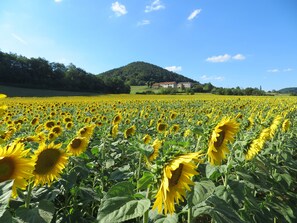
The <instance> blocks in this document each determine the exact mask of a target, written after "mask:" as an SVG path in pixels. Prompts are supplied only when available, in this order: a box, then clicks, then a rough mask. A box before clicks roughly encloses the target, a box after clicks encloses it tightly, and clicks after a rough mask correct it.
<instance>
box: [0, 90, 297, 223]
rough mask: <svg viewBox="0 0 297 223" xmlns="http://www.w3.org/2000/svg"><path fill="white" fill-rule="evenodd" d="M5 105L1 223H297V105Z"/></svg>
mask: <svg viewBox="0 0 297 223" xmlns="http://www.w3.org/2000/svg"><path fill="white" fill-rule="evenodd" d="M0 98H1V100H0V122H1V125H0V222H38V223H40V222H41V223H44V222H47V223H50V222H61V223H62V222H63V223H64V222H79V223H83V222H100V223H101V222H102V223H111V222H143V223H148V222H157V223H161V222H166V223H180V222H182V223H183V222H222V223H223V222H226V223H230V222H236V223H238V222H265V223H266V222H273V223H276V222H292V223H293V222H296V221H297V183H296V182H297V98H296V97H292V96H291V97H289V96H262V97H243V96H241V97H237V96H233V97H230V96H214V95H208V94H196V95H167V96H162V95H160V96H158V97H156V96H149V95H146V96H144V95H108V96H92V97H52V98H7V97H5V95H0Z"/></svg>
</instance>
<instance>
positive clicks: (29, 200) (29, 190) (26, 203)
mask: <svg viewBox="0 0 297 223" xmlns="http://www.w3.org/2000/svg"><path fill="white" fill-rule="evenodd" d="M32 188H33V182H32V181H31V182H30V183H29V185H28V188H27V197H26V199H25V208H29V207H30V202H31V194H32Z"/></svg>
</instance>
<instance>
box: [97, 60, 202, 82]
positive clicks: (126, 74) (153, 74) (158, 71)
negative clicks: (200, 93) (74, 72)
mask: <svg viewBox="0 0 297 223" xmlns="http://www.w3.org/2000/svg"><path fill="white" fill-rule="evenodd" d="M99 76H102V77H105V78H106V77H111V78H112V77H120V78H121V80H123V81H124V82H125V83H127V84H128V85H130V86H131V85H146V84H147V83H148V82H152V83H154V82H165V81H176V82H193V83H198V82H197V81H194V80H192V79H190V78H187V77H185V76H183V75H180V74H177V73H174V72H171V71H168V70H166V69H163V68H162V67H159V66H156V65H153V64H150V63H145V62H133V63H130V64H128V65H126V66H123V67H119V68H116V69H112V70H109V71H106V72H103V73H101V74H99Z"/></svg>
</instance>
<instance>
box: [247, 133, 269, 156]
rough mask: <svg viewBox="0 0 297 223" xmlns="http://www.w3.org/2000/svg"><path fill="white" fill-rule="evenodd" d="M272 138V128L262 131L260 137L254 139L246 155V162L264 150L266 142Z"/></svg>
mask: <svg viewBox="0 0 297 223" xmlns="http://www.w3.org/2000/svg"><path fill="white" fill-rule="evenodd" d="M269 138H270V128H265V129H263V130H262V131H261V133H260V136H259V137H258V138H257V139H254V140H253V141H252V143H251V145H250V147H249V149H248V151H247V153H246V154H245V159H246V160H251V159H253V158H254V157H255V156H256V155H257V154H258V153H259V152H260V151H261V150H262V148H263V146H264V144H265V142H266V141H267V140H268V139H269Z"/></svg>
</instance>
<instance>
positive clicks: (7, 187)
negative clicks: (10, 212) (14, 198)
mask: <svg viewBox="0 0 297 223" xmlns="http://www.w3.org/2000/svg"><path fill="white" fill-rule="evenodd" d="M12 185H13V181H12V180H10V181H4V182H1V183H0V217H1V216H2V215H3V214H4V212H5V210H6V207H7V206H8V204H9V199H10V196H11V193H12V190H11V189H12Z"/></svg>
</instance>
